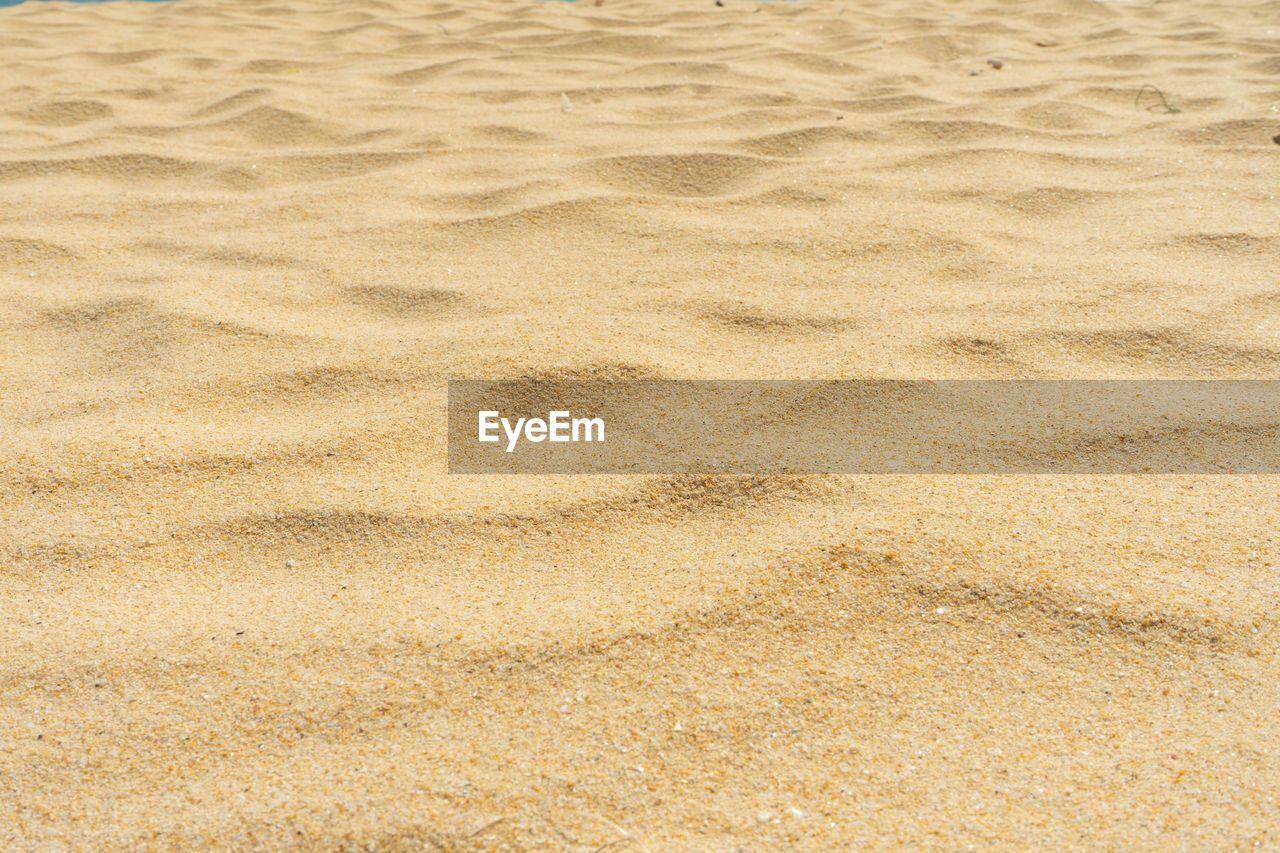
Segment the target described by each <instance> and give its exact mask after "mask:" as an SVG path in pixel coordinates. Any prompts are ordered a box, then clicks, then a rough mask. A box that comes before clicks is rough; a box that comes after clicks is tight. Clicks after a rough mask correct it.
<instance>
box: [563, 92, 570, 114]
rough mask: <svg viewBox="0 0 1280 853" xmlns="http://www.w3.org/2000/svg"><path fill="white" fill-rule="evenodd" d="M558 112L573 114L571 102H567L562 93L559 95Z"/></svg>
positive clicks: (566, 97)
mask: <svg viewBox="0 0 1280 853" xmlns="http://www.w3.org/2000/svg"><path fill="white" fill-rule="evenodd" d="M560 112H562V113H571V112H573V101H571V100H569V96H568V95H566V94H565V93H564V92H561V93H560Z"/></svg>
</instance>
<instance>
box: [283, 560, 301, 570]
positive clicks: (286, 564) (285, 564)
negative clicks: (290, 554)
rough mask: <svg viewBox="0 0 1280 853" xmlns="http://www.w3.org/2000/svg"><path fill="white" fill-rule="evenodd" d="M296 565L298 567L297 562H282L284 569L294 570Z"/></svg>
mask: <svg viewBox="0 0 1280 853" xmlns="http://www.w3.org/2000/svg"><path fill="white" fill-rule="evenodd" d="M297 565H298V561H297V560H285V561H284V567H285V568H286V569H292V568H294V567H295V566H297Z"/></svg>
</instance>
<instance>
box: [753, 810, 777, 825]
mask: <svg viewBox="0 0 1280 853" xmlns="http://www.w3.org/2000/svg"><path fill="white" fill-rule="evenodd" d="M772 819H773V814H772V813H771V812H766V811H759V812H756V822H757V823H768V822H769V821H770V820H772Z"/></svg>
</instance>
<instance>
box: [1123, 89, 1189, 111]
mask: <svg viewBox="0 0 1280 853" xmlns="http://www.w3.org/2000/svg"><path fill="white" fill-rule="evenodd" d="M1148 89H1150V90H1151V91H1152V92H1155V93H1156V97H1157V98H1159V99H1160V103H1158V104H1147V112H1149V113H1153V112H1155V111H1156V110H1161V111H1163V112H1166V113H1180V112H1182V108H1181V107H1175V106H1174V105H1173V104H1171V103H1169V99H1168V98H1166V97H1165V96H1164V92H1161V91H1160V87H1158V86H1153V85H1151V84H1150V83H1144V84H1143V85H1142V88H1141V89H1139V90H1138V95H1137V97H1135V98H1134V99H1133V108H1134V109H1135V110H1136V109H1137V108H1138V107H1140V106H1142V94H1143V93H1144V92H1146V91H1147V90H1148Z"/></svg>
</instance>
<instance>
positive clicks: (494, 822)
mask: <svg viewBox="0 0 1280 853" xmlns="http://www.w3.org/2000/svg"><path fill="white" fill-rule="evenodd" d="M506 820H507V819H506V818H505V817H500V818H495V819H493V820H491V821H489V822H488V823H486V824H485V825H484V826H482V827H480V828H479V829H477V830H475V831H474V832H470V833H468V834H467V838H475V837H476V836H477V835H479V834H480V833H482V832H484V831H485V830H486V829H492V828H493V827H495V826H497V825H498V824H500V823H506Z"/></svg>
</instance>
